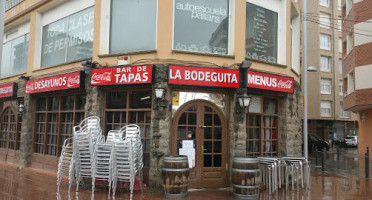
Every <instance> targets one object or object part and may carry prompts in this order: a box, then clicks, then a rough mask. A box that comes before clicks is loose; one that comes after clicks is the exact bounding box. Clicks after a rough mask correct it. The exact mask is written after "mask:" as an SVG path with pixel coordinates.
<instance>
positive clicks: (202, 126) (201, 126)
mask: <svg viewBox="0 0 372 200" xmlns="http://www.w3.org/2000/svg"><path fill="white" fill-rule="evenodd" d="M199 128H207V126H204V125H200V126H199Z"/></svg>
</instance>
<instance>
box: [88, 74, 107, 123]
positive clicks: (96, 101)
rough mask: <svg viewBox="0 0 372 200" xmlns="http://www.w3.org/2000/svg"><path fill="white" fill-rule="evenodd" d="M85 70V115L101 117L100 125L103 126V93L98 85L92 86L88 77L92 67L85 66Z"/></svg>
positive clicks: (90, 75)
mask: <svg viewBox="0 0 372 200" xmlns="http://www.w3.org/2000/svg"><path fill="white" fill-rule="evenodd" d="M84 71H85V82H84V84H85V92H86V102H85V117H90V116H97V117H99V118H101V127H103V125H104V124H102V123H103V120H102V119H103V116H104V114H103V109H104V106H105V105H104V104H103V102H104V98H105V97H104V94H103V91H102V90H101V89H100V88H99V87H98V86H92V85H91V84H90V79H91V77H92V69H89V68H86V69H84Z"/></svg>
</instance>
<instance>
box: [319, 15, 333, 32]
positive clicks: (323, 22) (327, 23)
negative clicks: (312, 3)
mask: <svg viewBox="0 0 372 200" xmlns="http://www.w3.org/2000/svg"><path fill="white" fill-rule="evenodd" d="M319 23H320V27H321V28H327V29H329V28H330V27H331V15H330V14H327V13H322V12H321V13H320V14H319Z"/></svg>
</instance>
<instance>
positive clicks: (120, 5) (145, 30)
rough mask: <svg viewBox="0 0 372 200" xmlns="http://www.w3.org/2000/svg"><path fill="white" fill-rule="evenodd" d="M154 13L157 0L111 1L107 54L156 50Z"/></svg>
mask: <svg viewBox="0 0 372 200" xmlns="http://www.w3.org/2000/svg"><path fill="white" fill-rule="evenodd" d="M156 12H157V0H125V1H123V0H111V13H110V15H111V19H110V22H108V23H109V24H110V47H109V52H110V53H122V52H134V51H146V50H154V49H156V19H157V17H156ZM189 12H190V13H191V11H189Z"/></svg>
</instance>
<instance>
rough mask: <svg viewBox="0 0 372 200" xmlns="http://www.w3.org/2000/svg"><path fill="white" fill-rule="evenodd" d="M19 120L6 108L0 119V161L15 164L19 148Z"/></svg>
mask: <svg viewBox="0 0 372 200" xmlns="http://www.w3.org/2000/svg"><path fill="white" fill-rule="evenodd" d="M19 127H20V120H19V118H18V115H17V114H16V113H15V112H13V110H12V109H11V108H10V107H8V108H6V109H4V111H3V112H2V114H1V117H0V160H1V161H6V162H12V163H17V162H18V160H19V151H18V150H19V146H20V130H19Z"/></svg>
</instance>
